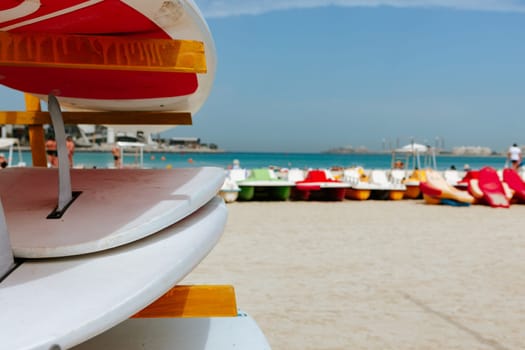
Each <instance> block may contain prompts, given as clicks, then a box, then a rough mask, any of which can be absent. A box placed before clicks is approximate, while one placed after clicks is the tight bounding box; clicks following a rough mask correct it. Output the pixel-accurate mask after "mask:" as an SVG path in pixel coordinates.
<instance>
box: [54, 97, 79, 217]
mask: <svg viewBox="0 0 525 350" xmlns="http://www.w3.org/2000/svg"><path fill="white" fill-rule="evenodd" d="M47 101H48V108H49V114H50V116H51V122H52V123H53V130H54V131H55V141H56V143H57V151H58V205H57V207H56V208H55V209H54V210H53V211H52V212H51V213H50V214H49V215H48V216H47V218H48V219H59V218H61V217H62V215H64V213H65V212H66V210H67V208H68V207H69V206H70V205H71V203H73V201H74V200H75V198H77V197H78V196H79V195H80V193H81V192H76V193H75V195H74V193H73V191H72V190H71V172H70V171H69V160H68V157H67V145H66V128H65V126H64V120H63V119H62V111H61V110H60V103H59V102H58V100H57V98H56V97H55V96H54V95H53V94H49V95H48V97H47Z"/></svg>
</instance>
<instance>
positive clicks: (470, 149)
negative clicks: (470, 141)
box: [452, 146, 493, 156]
mask: <svg viewBox="0 0 525 350" xmlns="http://www.w3.org/2000/svg"><path fill="white" fill-rule="evenodd" d="M492 153H493V152H492V149H490V148H489V147H481V146H460V147H454V148H453V149H452V154H455V155H475V156H490V155H491V154H492Z"/></svg>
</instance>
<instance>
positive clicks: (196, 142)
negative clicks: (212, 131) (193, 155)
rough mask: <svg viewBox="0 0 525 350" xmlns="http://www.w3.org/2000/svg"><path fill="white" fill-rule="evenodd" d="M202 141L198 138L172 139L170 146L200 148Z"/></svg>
mask: <svg viewBox="0 0 525 350" xmlns="http://www.w3.org/2000/svg"><path fill="white" fill-rule="evenodd" d="M200 144H201V139H200V138H198V137H172V138H170V139H169V143H168V145H169V146H182V147H186V148H198V147H199V146H200Z"/></svg>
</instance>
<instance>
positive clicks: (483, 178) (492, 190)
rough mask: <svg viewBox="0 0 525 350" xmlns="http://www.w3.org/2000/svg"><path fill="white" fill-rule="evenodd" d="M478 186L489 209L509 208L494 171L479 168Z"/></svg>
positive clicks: (507, 200)
mask: <svg viewBox="0 0 525 350" xmlns="http://www.w3.org/2000/svg"><path fill="white" fill-rule="evenodd" d="M478 185H479V189H480V190H481V192H482V193H483V200H484V201H485V202H487V204H488V205H490V206H491V207H500V208H508V207H509V206H510V202H509V199H508V198H507V195H506V193H505V189H504V188H503V184H502V183H501V181H500V179H499V176H498V173H497V171H496V169H494V168H491V167H484V168H481V169H480V170H479V174H478Z"/></svg>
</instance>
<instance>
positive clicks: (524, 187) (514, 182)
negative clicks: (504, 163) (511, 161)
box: [503, 168, 525, 202]
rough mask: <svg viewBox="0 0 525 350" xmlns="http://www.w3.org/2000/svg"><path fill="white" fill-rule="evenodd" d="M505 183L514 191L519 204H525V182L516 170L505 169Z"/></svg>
mask: <svg viewBox="0 0 525 350" xmlns="http://www.w3.org/2000/svg"><path fill="white" fill-rule="evenodd" d="M503 181H505V182H506V183H507V185H509V187H510V189H511V190H513V191H514V198H515V199H517V200H518V201H519V202H525V182H523V180H522V179H521V177H520V175H519V174H518V172H517V171H516V170H514V169H510V168H507V169H504V170H503Z"/></svg>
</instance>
